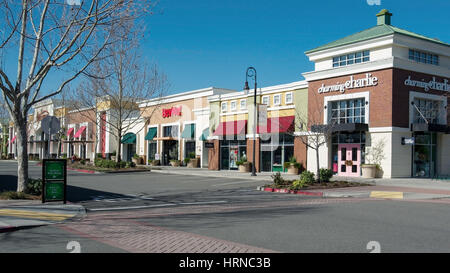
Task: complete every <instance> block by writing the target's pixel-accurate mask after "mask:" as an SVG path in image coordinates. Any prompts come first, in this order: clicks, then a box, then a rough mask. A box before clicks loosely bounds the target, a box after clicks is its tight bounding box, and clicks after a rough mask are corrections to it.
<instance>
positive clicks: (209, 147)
mask: <svg viewBox="0 0 450 273" xmlns="http://www.w3.org/2000/svg"><path fill="white" fill-rule="evenodd" d="M205 148H207V149H212V148H214V142H205Z"/></svg>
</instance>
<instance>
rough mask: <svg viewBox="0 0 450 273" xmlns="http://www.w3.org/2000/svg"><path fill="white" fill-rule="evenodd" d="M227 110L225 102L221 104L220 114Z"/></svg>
mask: <svg viewBox="0 0 450 273" xmlns="http://www.w3.org/2000/svg"><path fill="white" fill-rule="evenodd" d="M227 108H228V105H227V103H226V102H222V112H226V111H227Z"/></svg>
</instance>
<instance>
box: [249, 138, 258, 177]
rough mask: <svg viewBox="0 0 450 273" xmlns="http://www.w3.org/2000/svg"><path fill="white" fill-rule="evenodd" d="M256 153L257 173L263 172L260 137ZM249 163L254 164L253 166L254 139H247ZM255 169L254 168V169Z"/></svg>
mask: <svg viewBox="0 0 450 273" xmlns="http://www.w3.org/2000/svg"><path fill="white" fill-rule="evenodd" d="M255 146H256V151H255V157H256V163H255V169H256V172H261V169H260V164H259V161H260V158H261V149H260V143H259V137H257V138H256V145H255ZM247 161H248V162H252V164H253V161H254V160H253V138H248V139H247ZM252 168H253V167H252Z"/></svg>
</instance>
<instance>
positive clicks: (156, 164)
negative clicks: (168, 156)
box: [150, 160, 159, 166]
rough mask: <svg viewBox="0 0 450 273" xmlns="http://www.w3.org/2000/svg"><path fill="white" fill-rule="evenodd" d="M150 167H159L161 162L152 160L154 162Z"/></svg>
mask: <svg viewBox="0 0 450 273" xmlns="http://www.w3.org/2000/svg"><path fill="white" fill-rule="evenodd" d="M150 165H152V166H158V165H159V160H152V162H151V163H150Z"/></svg>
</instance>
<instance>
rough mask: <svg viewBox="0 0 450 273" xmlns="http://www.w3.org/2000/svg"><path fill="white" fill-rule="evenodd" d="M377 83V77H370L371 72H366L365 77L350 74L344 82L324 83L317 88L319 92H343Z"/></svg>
mask: <svg viewBox="0 0 450 273" xmlns="http://www.w3.org/2000/svg"><path fill="white" fill-rule="evenodd" d="M376 85H378V78H377V77H372V74H370V73H366V77H365V78H362V79H355V78H354V77H353V76H350V79H349V80H348V81H346V82H345V83H339V82H338V83H336V84H335V85H325V84H322V86H321V87H320V88H319V89H318V92H319V94H322V93H329V92H340V93H344V92H345V91H346V90H349V89H355V88H362V87H369V86H376Z"/></svg>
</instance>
